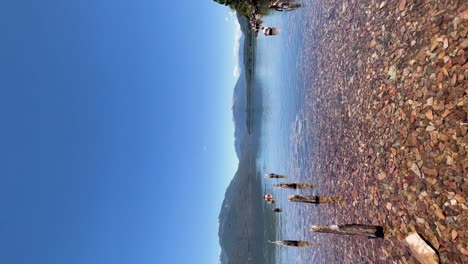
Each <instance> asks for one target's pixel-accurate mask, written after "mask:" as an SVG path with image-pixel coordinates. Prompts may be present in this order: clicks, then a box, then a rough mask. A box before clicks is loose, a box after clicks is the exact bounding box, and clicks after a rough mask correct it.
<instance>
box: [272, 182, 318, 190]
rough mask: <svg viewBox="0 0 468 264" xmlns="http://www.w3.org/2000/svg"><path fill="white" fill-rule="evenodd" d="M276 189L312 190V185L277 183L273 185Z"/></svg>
mask: <svg viewBox="0 0 468 264" xmlns="http://www.w3.org/2000/svg"><path fill="white" fill-rule="evenodd" d="M273 186H274V187H278V188H285V189H313V188H314V185H313V184H310V183H278V184H275V185H273Z"/></svg>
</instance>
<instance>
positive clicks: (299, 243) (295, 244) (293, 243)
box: [268, 240, 319, 247]
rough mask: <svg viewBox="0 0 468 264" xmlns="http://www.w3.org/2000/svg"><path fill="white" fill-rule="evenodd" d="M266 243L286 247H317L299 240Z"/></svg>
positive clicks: (314, 244) (316, 244) (312, 243)
mask: <svg viewBox="0 0 468 264" xmlns="http://www.w3.org/2000/svg"><path fill="white" fill-rule="evenodd" d="M268 242H270V243H273V244H276V245H280V246H288V247H315V246H318V245H319V244H318V243H314V242H307V241H300V240H280V241H271V240H268Z"/></svg>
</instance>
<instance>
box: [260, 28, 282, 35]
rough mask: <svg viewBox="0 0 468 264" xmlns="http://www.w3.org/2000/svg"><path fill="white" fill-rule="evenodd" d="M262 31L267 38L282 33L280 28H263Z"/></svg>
mask: <svg viewBox="0 0 468 264" xmlns="http://www.w3.org/2000/svg"><path fill="white" fill-rule="evenodd" d="M262 31H263V34H265V36H274V35H278V34H279V32H280V30H279V28H275V27H262Z"/></svg>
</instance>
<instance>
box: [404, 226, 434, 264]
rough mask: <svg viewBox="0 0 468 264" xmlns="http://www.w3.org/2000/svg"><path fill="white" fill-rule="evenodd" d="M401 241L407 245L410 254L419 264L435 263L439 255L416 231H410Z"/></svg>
mask: <svg viewBox="0 0 468 264" xmlns="http://www.w3.org/2000/svg"><path fill="white" fill-rule="evenodd" d="M403 242H404V243H405V244H406V246H408V248H409V250H410V251H411V254H412V255H413V256H414V257H415V258H416V259H417V260H418V261H419V262H420V263H421V264H437V263H439V256H437V254H436V252H435V251H434V249H432V248H431V247H430V246H429V245H428V244H427V243H426V242H425V241H424V240H423V239H422V238H421V237H420V236H419V235H418V233H416V232H413V233H410V234H409V235H408V236H407V237H406V238H405V239H404V240H403Z"/></svg>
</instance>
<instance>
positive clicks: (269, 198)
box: [263, 194, 275, 203]
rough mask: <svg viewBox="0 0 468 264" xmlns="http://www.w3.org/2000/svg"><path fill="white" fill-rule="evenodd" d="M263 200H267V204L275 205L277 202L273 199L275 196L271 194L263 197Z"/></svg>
mask: <svg viewBox="0 0 468 264" xmlns="http://www.w3.org/2000/svg"><path fill="white" fill-rule="evenodd" d="M263 199H265V201H267V203H275V200H274V199H273V195H271V194H265V196H263Z"/></svg>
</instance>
